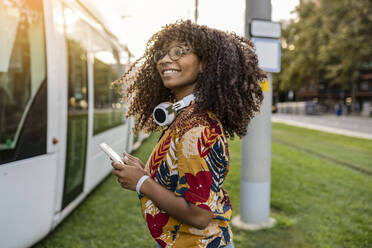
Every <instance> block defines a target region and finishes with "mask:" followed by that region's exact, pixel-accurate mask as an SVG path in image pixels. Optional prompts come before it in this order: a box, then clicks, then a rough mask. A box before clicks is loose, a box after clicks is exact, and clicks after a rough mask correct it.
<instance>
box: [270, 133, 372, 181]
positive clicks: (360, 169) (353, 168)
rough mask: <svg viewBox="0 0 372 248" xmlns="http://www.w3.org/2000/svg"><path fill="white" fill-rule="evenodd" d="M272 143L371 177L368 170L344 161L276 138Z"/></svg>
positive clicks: (371, 174) (371, 172) (371, 173)
mask: <svg viewBox="0 0 372 248" xmlns="http://www.w3.org/2000/svg"><path fill="white" fill-rule="evenodd" d="M272 141H274V142H276V143H279V144H282V145H285V146H288V147H291V148H294V149H296V150H299V151H302V152H306V153H308V154H311V155H315V156H317V157H319V158H322V159H325V160H328V161H330V162H332V163H335V164H337V165H340V166H344V167H347V168H349V169H352V170H355V171H358V172H360V173H362V174H365V175H367V176H372V171H369V170H366V169H363V168H360V167H358V166H356V165H353V164H350V163H347V162H344V161H341V160H338V159H335V158H332V157H330V156H326V155H324V154H321V153H319V152H316V151H314V150H311V149H306V148H304V147H301V146H298V145H295V144H293V143H290V142H287V141H284V140H282V139H278V138H272Z"/></svg>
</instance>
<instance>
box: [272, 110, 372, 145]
mask: <svg viewBox="0 0 372 248" xmlns="http://www.w3.org/2000/svg"><path fill="white" fill-rule="evenodd" d="M271 121H272V122H280V123H284V124H288V125H292V126H298V127H304V128H308V129H314V130H320V131H324V132H329V133H335V134H341V135H346V136H351V137H356V138H363V139H371V140H372V134H368V133H361V132H355V131H350V130H346V129H341V128H335V127H325V126H320V125H316V124H307V123H303V122H299V121H293V120H284V119H281V118H278V117H275V116H271Z"/></svg>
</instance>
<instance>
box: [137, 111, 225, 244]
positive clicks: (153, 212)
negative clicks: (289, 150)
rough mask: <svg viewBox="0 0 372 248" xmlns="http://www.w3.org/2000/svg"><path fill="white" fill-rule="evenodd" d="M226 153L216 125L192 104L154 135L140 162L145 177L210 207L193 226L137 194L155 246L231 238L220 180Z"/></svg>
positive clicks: (205, 242) (200, 204)
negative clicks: (201, 223) (207, 216)
mask: <svg viewBox="0 0 372 248" xmlns="http://www.w3.org/2000/svg"><path fill="white" fill-rule="evenodd" d="M228 166H229V154H228V147H227V140H226V138H225V135H224V134H223V130H222V125H221V123H220V122H219V121H218V120H217V118H216V117H215V115H213V114H212V113H210V112H203V111H200V110H199V109H198V107H197V105H196V104H192V105H190V106H189V107H188V108H186V110H184V111H183V112H181V113H180V114H179V115H178V116H177V118H176V120H175V121H174V122H173V123H172V125H171V126H170V127H169V129H168V130H167V131H166V132H165V133H164V134H163V136H162V137H161V138H160V140H159V142H158V144H157V145H156V147H155V148H154V150H153V152H152V154H151V156H150V158H149V160H148V161H147V164H146V168H145V169H146V171H147V172H149V173H150V174H151V177H152V178H153V179H154V180H155V181H157V182H158V183H160V184H161V185H162V186H164V187H166V188H167V189H168V190H171V191H173V192H174V194H175V195H176V196H180V197H183V198H185V200H186V201H188V202H190V203H192V204H195V205H196V206H199V207H201V208H204V209H207V210H209V211H212V212H213V213H214V217H213V219H212V221H211V222H210V223H209V225H208V226H207V227H206V228H205V229H203V230H199V229H197V228H194V227H192V226H190V225H187V224H184V223H181V222H180V221H178V220H177V219H175V218H173V217H171V216H169V215H168V214H167V213H166V212H164V211H162V210H161V209H159V208H158V207H157V206H156V205H155V204H154V203H153V202H152V201H151V200H150V199H149V198H147V197H146V196H143V197H140V199H141V205H142V213H143V216H144V218H145V219H146V222H147V225H148V228H149V230H150V233H151V235H152V236H153V238H154V239H155V240H156V242H157V243H158V244H159V245H160V246H161V247H174V248H178V247H179V248H185V247H208V248H212V247H225V245H227V244H229V243H230V242H231V241H232V232H231V228H230V225H229V223H230V219H231V212H232V211H231V205H230V201H229V197H228V196H227V193H226V191H225V190H224V189H223V188H222V184H223V182H224V180H225V177H226V175H227V172H228Z"/></svg>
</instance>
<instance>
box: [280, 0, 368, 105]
mask: <svg viewBox="0 0 372 248" xmlns="http://www.w3.org/2000/svg"><path fill="white" fill-rule="evenodd" d="M316 3H317V4H315V3H314V2H312V1H309V2H307V3H304V4H301V5H299V6H298V7H297V8H296V12H297V15H298V21H294V20H292V21H291V22H290V23H289V25H287V26H286V27H285V28H284V30H283V38H282V47H283V49H282V60H281V62H282V70H281V73H280V74H279V75H277V77H276V80H277V83H279V88H280V89H281V90H288V89H294V90H296V89H299V88H300V87H301V86H304V85H309V84H312V83H319V82H327V83H329V84H330V85H339V86H341V87H343V88H345V89H351V90H352V89H355V84H356V82H357V80H358V78H359V77H360V71H361V68H362V66H363V65H365V64H368V63H370V62H371V61H372V39H371V34H370V33H371V30H372V1H370V0H319V1H316ZM353 85H354V87H353ZM353 102H355V101H353Z"/></svg>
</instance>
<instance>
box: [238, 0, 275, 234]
mask: <svg viewBox="0 0 372 248" xmlns="http://www.w3.org/2000/svg"><path fill="white" fill-rule="evenodd" d="M254 18H257V19H265V20H271V1H270V0H246V22H245V23H246V25H245V27H246V30H245V31H246V33H245V34H246V36H248V37H249V23H250V21H251V20H252V19H254ZM268 79H269V85H270V87H269V91H266V92H265V91H264V92H263V93H264V101H263V103H262V106H261V113H258V114H257V115H256V117H255V118H254V119H253V120H252V121H251V123H250V124H249V126H248V133H247V135H246V136H244V137H243V142H242V151H241V153H242V162H241V183H240V216H236V217H235V218H234V219H233V224H234V225H236V226H238V227H240V228H243V229H248V230H259V229H262V228H269V227H272V226H273V225H274V223H275V220H274V219H272V218H270V174H271V173H270V171H271V104H272V75H271V73H268Z"/></svg>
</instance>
